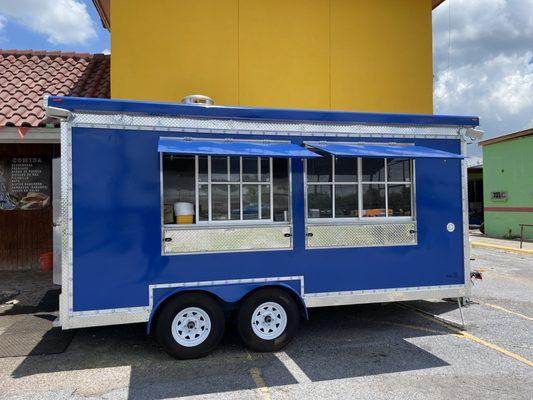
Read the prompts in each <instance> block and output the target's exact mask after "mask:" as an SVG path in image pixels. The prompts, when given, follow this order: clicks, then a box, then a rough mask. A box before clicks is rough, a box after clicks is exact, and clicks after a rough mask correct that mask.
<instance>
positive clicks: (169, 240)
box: [164, 238, 172, 242]
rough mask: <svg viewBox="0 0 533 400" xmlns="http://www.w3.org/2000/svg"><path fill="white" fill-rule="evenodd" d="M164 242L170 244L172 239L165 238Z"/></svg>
mask: <svg viewBox="0 0 533 400" xmlns="http://www.w3.org/2000/svg"><path fill="white" fill-rule="evenodd" d="M164 240H165V242H172V238H165V239H164Z"/></svg>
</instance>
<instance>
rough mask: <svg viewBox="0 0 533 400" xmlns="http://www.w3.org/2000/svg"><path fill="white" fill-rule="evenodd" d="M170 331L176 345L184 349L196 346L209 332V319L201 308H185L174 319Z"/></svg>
mask: <svg viewBox="0 0 533 400" xmlns="http://www.w3.org/2000/svg"><path fill="white" fill-rule="evenodd" d="M171 329H172V336H173V337H174V340H175V341H176V342H178V344H180V345H182V346H185V347H194V346H198V345H199V344H201V343H203V342H204V341H205V339H207V337H208V336H209V333H210V332H211V318H209V315H207V313H206V312H205V311H204V310H202V309H201V308H198V307H187V308H184V309H183V310H181V311H180V312H179V313H178V314H177V315H176V316H175V317H174V319H173V320H172V328H171Z"/></svg>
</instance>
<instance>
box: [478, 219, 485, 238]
mask: <svg viewBox="0 0 533 400" xmlns="http://www.w3.org/2000/svg"><path fill="white" fill-rule="evenodd" d="M479 231H480V232H481V233H482V234H483V235H484V234H485V223H484V222H482V223H481V225H479Z"/></svg>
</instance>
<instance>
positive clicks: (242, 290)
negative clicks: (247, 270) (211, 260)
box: [146, 281, 309, 334]
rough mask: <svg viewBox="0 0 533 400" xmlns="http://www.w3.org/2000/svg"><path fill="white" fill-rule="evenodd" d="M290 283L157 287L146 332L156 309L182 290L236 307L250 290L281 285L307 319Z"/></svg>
mask: <svg viewBox="0 0 533 400" xmlns="http://www.w3.org/2000/svg"><path fill="white" fill-rule="evenodd" d="M291 283H292V284H290V283H288V282H283V281H277V282H265V283H249V284H233V285H216V286H198V287H195V288H191V287H182V288H163V289H158V290H160V291H161V293H158V296H157V299H156V298H155V294H154V295H153V296H154V298H153V299H154V300H155V301H154V305H153V307H152V310H151V311H150V317H149V318H148V323H147V326H146V332H147V333H148V334H149V333H150V332H151V329H152V322H153V320H154V317H155V315H156V314H157V311H158V309H159V307H160V306H161V305H162V304H163V303H165V302H166V300H168V299H169V298H171V297H173V296H175V295H176V294H178V293H183V292H203V293H206V294H208V295H210V296H213V297H215V298H216V299H217V300H219V301H221V302H222V303H223V304H224V305H226V306H228V307H227V308H236V307H237V303H238V302H239V301H241V300H242V299H243V298H244V297H246V296H247V295H248V294H250V293H251V292H253V291H255V290H258V289H261V288H264V287H282V288H284V289H287V290H288V291H290V292H291V294H293V295H294V297H295V298H296V299H298V300H297V303H298V309H299V310H300V312H301V314H302V315H303V317H305V319H309V315H308V313H307V307H306V305H305V302H304V300H303V298H302V296H301V294H300V293H299V291H298V290H296V288H295V287H293V286H294V283H298V286H299V282H298V281H291Z"/></svg>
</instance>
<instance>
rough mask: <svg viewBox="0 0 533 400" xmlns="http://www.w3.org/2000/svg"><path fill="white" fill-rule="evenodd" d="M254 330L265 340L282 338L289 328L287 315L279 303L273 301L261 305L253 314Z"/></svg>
mask: <svg viewBox="0 0 533 400" xmlns="http://www.w3.org/2000/svg"><path fill="white" fill-rule="evenodd" d="M251 322H252V329H253V331H254V333H255V334H256V335H257V336H259V337H260V338H261V339H264V340H272V339H276V338H277V337H279V336H281V334H282V333H283V332H284V331H285V328H286V327H287V313H286V312H285V309H284V308H283V307H282V306H280V305H279V304H278V303H274V302H272V301H269V302H266V303H263V304H261V305H260V306H259V307H257V308H256V309H255V311H254V312H253V314H252V321H251Z"/></svg>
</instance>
